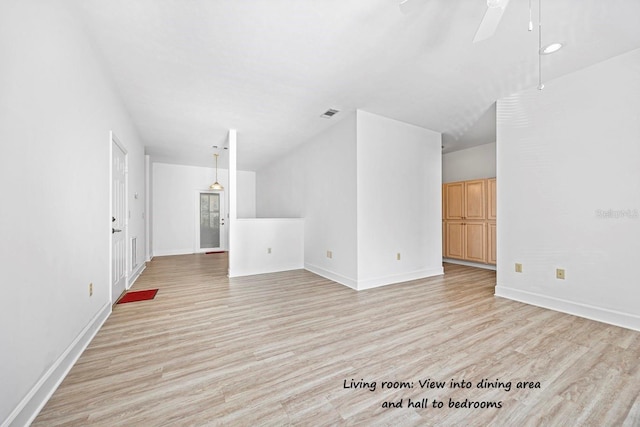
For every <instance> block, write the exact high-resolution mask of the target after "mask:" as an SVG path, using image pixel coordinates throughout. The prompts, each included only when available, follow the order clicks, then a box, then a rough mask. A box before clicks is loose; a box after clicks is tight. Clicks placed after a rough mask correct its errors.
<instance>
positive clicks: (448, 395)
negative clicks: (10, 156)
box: [34, 254, 640, 427]
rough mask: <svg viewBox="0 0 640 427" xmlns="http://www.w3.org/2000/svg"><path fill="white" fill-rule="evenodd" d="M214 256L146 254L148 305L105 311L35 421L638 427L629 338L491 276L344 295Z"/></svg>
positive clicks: (638, 385) (636, 345) (634, 348)
mask: <svg viewBox="0 0 640 427" xmlns="http://www.w3.org/2000/svg"><path fill="white" fill-rule="evenodd" d="M226 262H227V261H226V255H224V254H212V255H186V256H175V257H162V258H156V259H154V260H153V261H152V262H151V263H149V265H148V267H147V269H146V271H145V272H144V273H143V275H142V276H141V277H140V278H139V279H138V281H137V282H136V284H135V286H134V289H147V288H154V287H158V288H160V291H159V292H158V294H157V296H156V298H155V300H152V301H145V302H136V303H129V304H121V305H117V306H116V307H115V308H114V312H113V314H112V315H111V317H110V318H109V319H108V320H107V322H106V323H105V325H104V326H103V328H102V329H101V330H100V331H99V333H98V334H97V336H96V337H95V339H94V340H93V342H92V343H91V344H90V346H89V348H88V349H87V350H86V351H85V353H84V354H83V355H82V356H81V357H80V359H79V361H78V363H77V364H76V365H75V366H74V368H73V369H72V370H71V372H70V373H69V375H68V376H67V378H66V379H65V380H64V382H63V383H62V384H61V386H60V388H59V389H58V390H57V391H56V393H55V394H54V395H53V397H52V398H51V400H50V401H49V403H48V404H47V405H46V406H45V408H44V409H43V410H42V412H41V413H40V415H39V416H38V418H37V419H36V421H35V423H34V425H35V426H59V425H69V426H85V425H101V426H145V427H147V426H191V425H195V426H200V425H229V426H254V425H265V426H287V425H305V426H329V425H331V426H333V425H367V426H369V425H371V426H377V425H389V426H396V425H401V426H404V425H407V426H411V425H416V426H423V425H424V426H430V425H437V426H529V425H531V426H639V425H640V399H639V398H638V395H639V393H640V364H639V363H638V362H639V359H640V333H638V332H634V331H630V330H626V329H622V328H618V327H614V326H608V325H605V324H601V323H597V322H593V321H590V320H586V319H581V318H578V317H573V316H570V315H566V314H562V313H557V312H553V311H549V310H545V309H541V308H537V307H533V306H529V305H525V304H520V303H517V302H513V301H509V300H505V299H500V298H496V297H494V296H493V287H494V285H495V273H494V272H492V271H486V270H481V269H474V268H470V267H463V266H457V265H451V264H446V265H445V271H446V274H445V276H444V277H438V278H432V279H427V280H418V281H413V282H408V283H406V284H400V285H393V286H388V287H383V288H377V289H371V290H367V291H360V292H356V291H353V290H351V289H349V288H346V287H344V286H342V285H339V284H336V283H333V282H331V281H329V280H326V279H323V278H321V277H318V276H316V275H314V274H312V273H309V272H306V271H302V270H299V271H292V272H286V273H276V274H268V275H261V276H253V277H247V278H241V279H231V280H230V279H228V278H226V277H225V273H226ZM427 379H431V380H435V381H445V382H446V386H445V388H443V389H427V388H425V389H422V388H420V384H419V381H424V380H427ZM452 379H454V380H456V381H461V380H464V381H469V382H471V384H472V388H470V389H459V388H458V389H452V388H449V384H450V381H451V380H452ZM482 379H488V380H490V381H496V380H498V379H499V380H500V381H502V382H508V381H512V387H511V389H510V390H509V391H507V390H506V385H505V386H504V387H501V388H494V389H479V388H476V384H477V383H478V382H479V381H481V380H482ZM345 380H346V385H347V386H348V388H345ZM352 380H353V381H354V382H355V383H357V382H359V381H361V380H364V381H366V382H369V383H372V382H374V381H375V382H376V388H375V390H374V391H370V390H369V388H349V386H350V385H351V381H352ZM383 381H390V382H395V381H403V382H407V383H410V384H409V385H410V386H411V385H413V388H404V389H393V388H391V389H389V388H383V384H382V382H383ZM517 381H533V382H537V381H539V382H540V387H541V388H539V389H528V388H527V389H516V382H517ZM400 399H402V405H403V407H402V408H383V407H382V405H383V403H384V402H394V403H397V402H399V401H400ZM408 399H411V401H412V403H415V402H416V401H419V402H422V399H429V403H428V405H429V407H428V408H408V407H407V404H408ZM433 399H436V400H437V401H440V402H442V403H443V407H442V408H433V407H432V405H433ZM450 399H451V400H452V401H457V402H465V399H467V400H468V401H472V402H501V405H502V408H500V409H496V408H449V407H448V405H449V401H450Z"/></svg>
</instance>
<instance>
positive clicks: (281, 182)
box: [256, 113, 357, 287]
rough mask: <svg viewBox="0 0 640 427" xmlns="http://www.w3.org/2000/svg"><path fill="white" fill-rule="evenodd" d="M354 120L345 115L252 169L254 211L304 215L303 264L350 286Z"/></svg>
mask: <svg viewBox="0 0 640 427" xmlns="http://www.w3.org/2000/svg"><path fill="white" fill-rule="evenodd" d="M355 120H356V116H355V113H352V114H350V115H348V116H347V117H343V118H342V119H341V121H339V122H338V123H336V125H334V126H333V127H331V128H330V129H328V130H327V131H325V132H323V133H322V134H320V135H318V136H317V137H315V138H313V139H311V140H310V141H308V142H306V143H305V144H303V145H302V146H301V147H299V148H298V149H296V150H294V151H293V152H291V153H289V154H288V155H286V156H284V157H283V158H282V159H280V160H279V161H277V162H274V163H272V164H271V165H269V166H268V167H266V168H264V169H262V170H259V171H258V172H257V174H256V199H257V216H258V217H261V218H265V217H280V218H292V217H301V216H302V217H304V218H305V228H304V241H305V247H304V256H305V260H304V261H305V268H307V269H308V270H311V271H314V272H316V273H319V274H322V275H323V276H325V277H329V278H331V279H333V280H336V281H338V282H340V283H343V284H345V285H348V286H352V287H355V286H356V281H357V259H356V257H357V248H356V243H357V242H356V168H355V165H356V123H355ZM327 251H331V252H332V258H327Z"/></svg>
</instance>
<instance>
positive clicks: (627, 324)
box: [495, 286, 640, 331]
mask: <svg viewBox="0 0 640 427" xmlns="http://www.w3.org/2000/svg"><path fill="white" fill-rule="evenodd" d="M495 289H496V290H495V295H496V296H497V297H502V298H507V299H511V300H514V301H519V302H523V303H525V304H531V305H535V306H538V307H542V308H548V309H550V310H555V311H560V312H562V313H567V314H572V315H574V316H578V317H584V318H587V319H590V320H595V321H597V322H602V323H608V324H610V325H615V326H620V327H622V328H627V329H633V330H634V331H640V316H637V315H634V314H629V313H624V312H620V311H616V310H610V309H607V308H602V307H596V306H593V305H589V304H583V303H579V302H574V301H568V300H564V299H560V298H555V297H550V296H547V295H541V294H536V293H533V292H528V291H523V290H520V289H513V288H509V287H505V286H496V288H495Z"/></svg>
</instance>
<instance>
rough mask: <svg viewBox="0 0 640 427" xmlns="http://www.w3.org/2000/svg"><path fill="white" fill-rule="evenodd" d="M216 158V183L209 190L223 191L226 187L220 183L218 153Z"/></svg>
mask: <svg viewBox="0 0 640 427" xmlns="http://www.w3.org/2000/svg"><path fill="white" fill-rule="evenodd" d="M213 156H214V157H215V158H216V182H214V183H213V184H211V185H210V186H209V190H216V191H222V190H224V187H223V186H222V185H220V183H219V182H218V153H216V154H214V155H213Z"/></svg>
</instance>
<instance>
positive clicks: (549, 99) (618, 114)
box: [496, 50, 640, 330]
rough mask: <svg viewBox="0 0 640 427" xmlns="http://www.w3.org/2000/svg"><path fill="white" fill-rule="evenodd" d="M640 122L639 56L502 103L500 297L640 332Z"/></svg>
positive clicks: (637, 53)
mask: <svg viewBox="0 0 640 427" xmlns="http://www.w3.org/2000/svg"><path fill="white" fill-rule="evenodd" d="M638 112H640V50H635V51H633V52H630V53H627V54H625V55H621V56H618V57H615V58H612V59H609V60H607V61H605V62H602V63H599V64H597V65H594V66H591V67H589V68H586V69H584V70H581V71H578V72H575V73H572V74H570V75H567V76H564V77H562V78H559V79H556V80H553V81H549V82H545V89H544V90H543V91H538V90H536V89H531V90H528V91H524V92H521V93H518V94H515V95H512V96H509V97H507V98H505V99H502V100H500V101H499V102H498V133H497V135H498V142H497V147H498V148H497V155H498V179H499V185H498V196H497V200H498V218H499V227H498V238H497V239H498V245H497V247H498V264H497V265H498V284H497V287H496V295H499V296H504V297H508V298H513V299H516V300H520V301H524V302H528V303H531V304H535V305H541V306H544V307H549V308H553V309H557V310H560V311H566V312H570V313H574V314H577V315H580V316H585V317H590V318H593V319H597V320H601V321H604V322H609V323H613V324H618V325H622V326H626V327H630V328H633V329H637V330H640V288H638V274H637V270H636V268H635V267H636V265H637V262H638V254H640V167H639V165H640V143H639V141H640V120H638ZM609 210H612V212H622V214H620V215H617V217H613V216H616V215H612V214H609V216H610V217H608V218H607V217H603V216H602V215H601V214H599V211H602V212H607V213H608V212H609ZM516 262H519V263H522V264H523V273H515V272H514V268H513V266H514V263H516ZM556 268H564V269H565V270H566V279H565V280H558V279H556V278H555V270H556Z"/></svg>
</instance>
